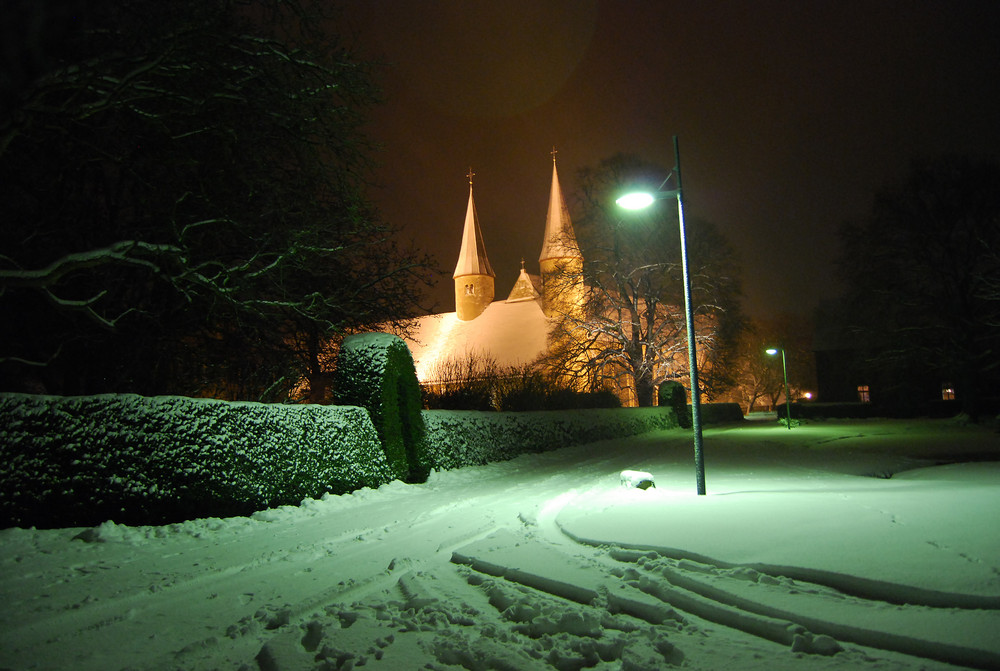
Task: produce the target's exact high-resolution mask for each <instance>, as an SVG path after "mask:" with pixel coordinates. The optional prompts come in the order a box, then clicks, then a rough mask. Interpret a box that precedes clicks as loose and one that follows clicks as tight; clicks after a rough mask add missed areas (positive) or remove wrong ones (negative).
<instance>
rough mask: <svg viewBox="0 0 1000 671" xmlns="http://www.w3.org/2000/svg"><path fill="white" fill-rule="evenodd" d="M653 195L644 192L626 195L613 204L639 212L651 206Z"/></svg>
mask: <svg viewBox="0 0 1000 671" xmlns="http://www.w3.org/2000/svg"><path fill="white" fill-rule="evenodd" d="M654 200H656V199H655V198H653V194H651V193H645V192H642V191H640V192H636V193H627V194H625V195H624V196H622V197H621V198H619V199H618V200H616V201H615V202H616V203H618V205H620V206H621V207H624V208H625V209H626V210H641V209H643V208H646V207H649V206H650V205H652V204H653V201H654Z"/></svg>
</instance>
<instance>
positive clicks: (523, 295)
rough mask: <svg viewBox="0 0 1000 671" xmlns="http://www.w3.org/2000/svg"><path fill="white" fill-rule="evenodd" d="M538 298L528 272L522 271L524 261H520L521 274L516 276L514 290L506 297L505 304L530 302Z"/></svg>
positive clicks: (536, 290) (533, 282)
mask: <svg viewBox="0 0 1000 671" xmlns="http://www.w3.org/2000/svg"><path fill="white" fill-rule="evenodd" d="M539 296H540V294H539V293H538V289H536V288H535V281H534V280H533V279H532V278H531V275H529V274H528V271H527V270H525V269H524V259H521V274H520V275H518V276H517V281H516V282H514V288H513V289H511V290H510V295H509V296H507V302H508V303H517V302H518V301H530V300H534V299H536V298H538V297H539Z"/></svg>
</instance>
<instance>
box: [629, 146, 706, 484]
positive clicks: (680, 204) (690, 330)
mask: <svg viewBox="0 0 1000 671" xmlns="http://www.w3.org/2000/svg"><path fill="white" fill-rule="evenodd" d="M671 175H673V176H674V177H676V180H677V188H676V189H675V190H672V191H663V190H662V189H663V186H664V185H665V184H666V183H667V181H669V179H670V177H671ZM673 196H676V197H677V220H678V222H679V225H680V233H681V269H682V271H683V274H684V312H685V314H686V317H687V340H688V366H689V368H690V370H691V424H692V426H693V428H694V468H695V478H696V481H697V487H698V494H699V495H704V494H705V457H704V455H703V454H702V434H701V399H700V393H699V391H698V356H697V352H696V351H695V337H694V311H693V309H692V307H691V277H690V275H689V274H688V253H687V235H686V234H685V232H684V193H683V191H682V190H681V152H680V147H679V145H678V143H677V136H676V135H675V136H674V169H673V171H672V172H671V173H670V175H667V178H666V179H664V180H663V183H662V184H660V190H657V191H656V192H655V193H648V192H640V193H629V194H626V195H624V196H622V197H621V198H619V199H618V200H616V201H615V202H616V203H618V205H620V206H621V207H624V208H625V209H628V210H639V209H643V208H646V207H649V206H650V205H652V204H653V202H654V201H656V200H662V199H665V198H671V197H673Z"/></svg>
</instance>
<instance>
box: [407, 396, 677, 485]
mask: <svg viewBox="0 0 1000 671" xmlns="http://www.w3.org/2000/svg"><path fill="white" fill-rule="evenodd" d="M423 415H424V425H425V426H426V427H427V452H428V460H429V461H430V463H431V465H432V467H433V468H435V469H436V470H448V469H452V468H460V467H462V466H480V465H483V464H488V463H491V462H494V461H506V460H508V459H513V458H514V457H516V456H518V455H521V454H530V453H536V452H545V451H547V450H553V449H558V448H561V447H568V446H571V445H582V444H584V443H591V442H596V441H598V440H606V439H609V438H624V437H626V436H634V435H636V434H639V433H645V432H647V431H653V430H656V429H670V428H675V427H676V426H677V416H676V415H675V414H674V412H673V410H671V409H670V408H597V409H589V410H560V411H545V410H543V411H538V412H484V411H476V410H425V411H424V413H423Z"/></svg>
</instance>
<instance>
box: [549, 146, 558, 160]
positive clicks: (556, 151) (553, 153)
mask: <svg viewBox="0 0 1000 671" xmlns="http://www.w3.org/2000/svg"><path fill="white" fill-rule="evenodd" d="M549 153H550V154H552V162H553V163H555V162H556V154H558V153H559V150H557V149H556V146H555V145H552V151H550V152H549Z"/></svg>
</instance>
